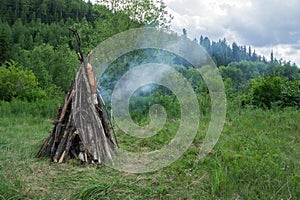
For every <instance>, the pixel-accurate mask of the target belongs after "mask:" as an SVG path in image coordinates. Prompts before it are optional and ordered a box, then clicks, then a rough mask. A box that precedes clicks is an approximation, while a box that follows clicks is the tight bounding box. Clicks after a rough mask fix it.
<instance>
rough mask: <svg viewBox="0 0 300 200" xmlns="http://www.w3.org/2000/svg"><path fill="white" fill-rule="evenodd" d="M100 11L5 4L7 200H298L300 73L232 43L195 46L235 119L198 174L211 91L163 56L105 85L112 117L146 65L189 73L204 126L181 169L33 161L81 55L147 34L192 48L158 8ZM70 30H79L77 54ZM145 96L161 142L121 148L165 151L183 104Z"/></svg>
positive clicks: (103, 2)
mask: <svg viewBox="0 0 300 200" xmlns="http://www.w3.org/2000/svg"><path fill="white" fill-rule="evenodd" d="M97 2H98V3H100V4H94V3H91V2H90V1H83V0H0V119H1V120H0V179H1V180H3V181H0V199H24V198H25V199H26V198H27V199H40V198H41V196H40V195H42V196H43V198H45V199H49V198H50V199H51V198H54V199H61V198H62V197H66V199H102V198H109V199H132V198H133V199H174V198H175V199H177V198H179V199H199V198H204V199H220V198H221V199H222V197H224V198H228V199H233V198H234V199H253V198H254V199H262V198H267V199H272V198H273V199H287V198H288V197H291V196H292V197H294V199H297V198H300V193H299V190H297V187H299V183H300V174H299V166H300V165H299V160H298V159H297V156H298V157H299V152H300V151H299V131H300V129H299V108H300V68H299V66H297V65H296V64H295V63H293V61H287V60H285V59H284V58H276V57H274V53H273V51H272V49H270V55H269V56H268V57H266V56H264V55H259V54H258V53H257V52H256V51H255V49H254V48H253V47H252V46H248V45H247V46H246V45H239V44H237V42H232V43H229V42H228V41H227V40H226V38H220V39H219V40H218V41H212V40H211V39H210V38H209V36H204V35H202V33H199V38H195V39H194V40H193V42H196V43H198V44H200V45H201V46H202V47H203V48H204V49H205V50H206V52H207V53H208V54H209V55H210V57H211V58H212V60H213V61H214V63H215V64H216V66H217V68H218V70H219V72H220V74H221V76H222V79H223V82H224V86H225V90H226V98H227V110H228V114H227V116H226V117H227V119H226V123H225V128H224V134H223V135H224V136H223V137H222V138H221V141H220V142H219V143H218V144H217V146H216V148H215V150H214V151H213V152H212V153H211V155H210V156H208V158H207V159H206V160H204V161H203V163H201V167H199V166H193V163H194V159H195V158H196V157H197V153H198V147H199V146H198V145H197V143H200V142H201V141H202V136H203V134H204V132H203V130H206V129H207V127H208V125H207V124H208V123H207V122H208V121H209V119H210V113H211V108H210V107H211V100H210V95H209V91H208V88H207V86H206V85H205V82H204V81H203V78H202V77H201V76H200V75H199V73H198V72H197V69H195V68H194V67H193V66H192V65H191V64H190V63H189V62H187V61H186V60H185V59H183V58H181V57H178V56H177V55H174V54H172V53H170V52H166V51H163V50H161V49H144V50H137V51H133V52H130V53H128V54H126V55H124V56H122V57H120V58H118V59H117V60H116V61H115V62H113V63H111V65H110V66H109V67H108V68H107V70H106V72H105V73H104V75H103V77H101V79H100V80H99V83H98V84H99V86H100V87H101V95H102V96H103V99H104V101H105V103H106V104H107V109H108V110H109V109H110V108H111V107H110V106H111V105H110V96H111V95H112V92H113V89H114V87H115V85H116V84H117V81H118V80H119V79H120V78H121V77H122V76H123V75H124V74H125V73H126V72H127V71H129V70H130V69H133V68H134V67H135V66H137V65H139V64H145V63H151V62H157V63H159V62H160V63H163V64H167V65H169V66H171V67H173V68H174V69H175V70H176V71H178V72H179V73H180V74H182V76H184V77H185V78H186V79H187V80H188V82H189V83H190V84H191V85H192V87H193V89H194V91H195V93H196V97H197V98H198V100H199V106H200V109H201V116H202V117H203V120H202V122H201V123H200V124H199V130H198V135H197V136H196V139H195V142H194V143H193V144H192V146H191V148H189V149H188V150H187V153H185V154H184V155H183V157H182V158H180V160H178V161H176V162H175V163H174V164H173V165H171V167H169V168H165V169H162V170H161V171H158V172H153V173H149V174H143V175H141V174H138V175H128V174H126V173H121V172H120V173H118V172H116V171H114V170H112V169H107V168H101V167H100V169H99V167H98V166H96V167H87V168H86V169H82V168H78V163H76V161H74V162H73V161H72V162H71V163H67V164H63V165H57V166H53V165H49V162H48V160H47V158H44V160H36V159H34V158H33V157H34V154H35V153H36V151H37V150H38V148H39V147H40V145H41V143H42V141H43V139H44V138H43V137H45V136H46V135H47V133H46V132H47V131H49V129H51V127H52V125H51V123H49V121H51V122H52V121H53V120H54V118H55V116H56V114H57V106H58V105H59V104H62V103H63V99H64V97H65V95H66V93H67V92H68V91H69V88H70V85H71V83H72V80H73V79H74V77H75V75H76V72H77V71H78V69H79V66H80V63H79V61H78V57H77V52H78V51H79V50H82V52H83V54H84V56H86V55H87V54H88V52H89V51H91V50H93V49H94V48H95V47H97V45H98V44H100V43H101V42H103V41H105V40H106V39H108V38H110V37H111V36H113V35H115V34H117V33H121V32H123V31H126V30H130V29H134V28H141V27H156V28H159V29H162V30H165V31H166V32H168V33H172V34H177V35H178V37H182V38H188V37H189V36H188V30H186V29H185V28H184V27H183V31H182V34H178V33H173V32H172V30H171V29H170V22H171V20H172V18H173V16H172V15H170V14H169V13H168V12H167V9H166V5H165V4H164V2H163V1H161V0H145V1H135V0H129V1H125V0H124V1H123V0H121V1H114V0H100V1H97ZM124 2H126V3H124ZM69 28H72V29H76V30H77V31H78V33H79V35H80V38H81V48H80V49H79V47H78V43H77V41H76V39H75V37H74V35H73V33H72V32H71V31H70V30H69ZM116 42H118V41H116ZM145 88H146V87H145ZM145 88H143V87H142V88H140V89H138V90H137V91H136V92H135V95H133V97H132V99H131V100H130V111H131V113H130V114H131V117H132V119H133V120H134V121H135V122H136V123H138V124H140V125H145V124H147V123H149V120H150V118H149V116H148V115H149V109H150V107H151V106H152V105H155V104H160V105H162V106H163V107H164V108H165V109H166V113H167V116H168V120H167V124H166V125H165V127H164V129H163V130H161V132H160V133H159V135H158V136H155V137H154V138H150V139H146V140H138V141H137V142H136V141H133V140H132V138H131V137H129V136H126V135H124V134H123V133H122V131H120V130H119V129H118V128H116V131H117V135H118V137H119V138H120V139H119V141H120V143H121V147H124V146H126V145H129V147H127V146H126V148H128V149H130V150H140V151H144V150H156V149H158V148H160V147H161V146H162V145H164V144H166V142H167V141H170V140H171V137H172V136H173V135H172V134H171V133H170V132H172V131H174V130H177V129H178V126H179V119H180V104H179V101H178V100H177V99H176V96H175V95H174V94H173V93H172V91H170V90H169V89H168V88H165V87H163V86H158V85H154V86H151V90H147V91H146V92H145ZM200 129H201V130H200ZM202 129H203V130H202ZM169 133H170V134H169ZM280 133H281V134H280ZM11 152H12V153H11ZM22 152H24V154H22ZM12 159H13V161H12ZM267 169H270V171H268V170H267ZM47 170H48V172H43V171H47ZM94 174H95V175H94ZM112 178H114V180H112ZM48 180H51V181H48ZM199 180H201V181H202V182H203V185H202V182H201V184H200V183H199ZM77 183H80V184H77ZM62 187H66V189H62ZM186 191H190V193H187V192H186ZM240 197H241V198H240Z"/></svg>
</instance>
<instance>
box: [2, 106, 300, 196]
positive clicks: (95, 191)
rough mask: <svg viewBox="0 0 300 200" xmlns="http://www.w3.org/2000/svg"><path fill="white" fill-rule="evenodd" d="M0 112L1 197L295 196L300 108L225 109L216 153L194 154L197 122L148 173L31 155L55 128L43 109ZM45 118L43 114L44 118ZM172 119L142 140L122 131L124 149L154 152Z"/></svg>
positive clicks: (299, 188)
mask: <svg viewBox="0 0 300 200" xmlns="http://www.w3.org/2000/svg"><path fill="white" fill-rule="evenodd" d="M4 106H7V105H1V106H0V107H2V108H1V109H0V110H1V112H2V113H0V199H5V200H6V199H300V159H299V158H300V112H299V110H296V109H294V108H288V109H285V110H271V111H263V110H259V109H242V110H237V109H229V111H228V115H227V119H226V124H225V127H224V130H223V133H222V135H221V137H220V139H219V141H218V143H217V145H216V146H215V148H214V150H213V151H212V152H211V153H210V154H209V155H208V156H207V157H206V158H205V159H204V160H201V161H200V162H196V161H197V154H198V152H199V148H200V146H201V139H202V137H203V135H204V134H205V130H206V128H207V122H208V121H209V119H204V120H202V121H201V124H200V127H199V131H198V135H197V136H196V138H195V140H194V142H193V144H192V145H191V147H190V148H189V149H188V151H187V152H186V153H185V154H184V155H183V156H182V157H181V158H180V159H179V160H177V161H176V162H174V163H173V164H172V165H170V166H168V167H165V168H163V169H161V170H159V171H156V172H151V173H145V174H128V173H124V172H119V171H116V170H114V169H111V168H108V167H105V166H87V167H82V166H80V165H78V162H76V161H72V162H69V163H64V164H54V163H50V162H49V161H48V159H47V158H42V159H36V158H35V157H34V156H35V154H36V153H37V151H38V150H39V148H40V146H41V144H42V143H43V140H44V139H45V137H46V136H47V135H48V133H49V131H50V130H51V128H52V125H51V122H52V120H51V119H49V117H48V116H47V117H45V115H44V114H43V113H41V114H39V115H33V114H30V113H26V112H25V113H18V112H15V113H12V114H10V113H11V112H12V111H11V110H10V111H7V112H4V110H5V109H6V108H5V107H4ZM43 116H44V117H43ZM176 127H178V122H177V121H170V122H168V124H167V125H166V127H165V128H164V130H162V133H164V134H160V135H161V136H160V137H153V138H152V139H147V140H145V141H136V142H135V141H134V140H133V139H132V138H128V137H127V136H124V135H123V134H122V133H118V135H119V143H120V145H121V147H122V148H126V149H129V150H130V149H139V150H151V149H156V148H160V147H161V146H162V144H163V143H165V142H166V141H168V140H170V136H172V134H173V133H172V132H173V131H176Z"/></svg>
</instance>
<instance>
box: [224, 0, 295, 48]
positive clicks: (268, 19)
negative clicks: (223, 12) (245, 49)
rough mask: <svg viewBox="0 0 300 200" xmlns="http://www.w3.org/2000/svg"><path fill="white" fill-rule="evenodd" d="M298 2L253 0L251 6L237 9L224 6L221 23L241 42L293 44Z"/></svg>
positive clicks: (257, 44)
mask: <svg viewBox="0 0 300 200" xmlns="http://www.w3.org/2000/svg"><path fill="white" fill-rule="evenodd" d="M299 7H300V1H293V0H292V1H289V2H288V3H287V2H284V1H278V0H272V1H270V0H265V1H261V0H252V7H249V8H246V9H243V10H240V9H237V8H235V7H230V6H227V7H226V9H227V12H228V13H229V15H228V16H227V17H226V18H224V20H223V22H221V23H223V24H224V25H225V26H227V27H229V29H231V30H232V31H234V32H235V33H236V34H237V35H239V36H240V37H241V38H243V40H244V42H246V43H251V44H253V45H255V46H266V45H276V44H295V43H297V42H298V40H299V38H300V34H299V27H300V20H299V18H300V12H299V10H298V9H299Z"/></svg>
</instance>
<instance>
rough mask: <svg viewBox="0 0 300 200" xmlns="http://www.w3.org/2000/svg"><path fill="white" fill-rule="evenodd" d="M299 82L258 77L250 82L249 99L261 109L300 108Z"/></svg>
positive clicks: (272, 77)
mask: <svg viewBox="0 0 300 200" xmlns="http://www.w3.org/2000/svg"><path fill="white" fill-rule="evenodd" d="M299 95H300V82H299V81H294V82H292V81H289V80H288V79H287V78H282V77H279V76H267V77H259V78H258V79H254V80H252V87H251V93H250V98H251V100H252V103H253V104H254V105H256V106H259V107H263V108H268V109H270V108H272V107H273V106H281V107H286V106H300V96H299Z"/></svg>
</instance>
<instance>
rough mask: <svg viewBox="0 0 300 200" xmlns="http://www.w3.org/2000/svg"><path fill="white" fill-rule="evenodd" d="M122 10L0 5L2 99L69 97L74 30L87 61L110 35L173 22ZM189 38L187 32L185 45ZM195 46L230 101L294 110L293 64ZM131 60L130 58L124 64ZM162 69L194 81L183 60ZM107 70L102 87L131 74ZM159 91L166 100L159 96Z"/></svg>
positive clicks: (145, 7)
mask: <svg viewBox="0 0 300 200" xmlns="http://www.w3.org/2000/svg"><path fill="white" fill-rule="evenodd" d="M124 2H125V3H126V4H125V3H124ZM124 2H123V1H114V0H102V1H99V3H100V4H92V3H91V2H85V1H83V0H26V1H20V0H12V1H11V0H10V1H8V0H1V1H0V11H1V12H0V71H1V73H0V90H1V93H0V99H1V100H6V101H11V100H12V99H14V98H22V99H25V100H36V99H39V98H44V97H47V96H49V91H52V92H51V93H52V94H56V93H59V92H67V91H68V89H69V86H70V84H71V80H72V79H73V78H74V76H75V73H76V71H77V67H78V60H77V57H76V53H75V52H76V51H78V49H77V44H76V41H75V39H74V37H73V34H72V32H70V31H69V29H68V28H69V27H72V28H74V29H77V30H78V32H79V34H80V36H81V41H82V50H83V53H84V54H86V53H87V52H88V51H89V50H92V49H93V48H94V47H96V46H97V45H98V44H99V43H101V42H102V41H104V40H105V39H107V38H109V37H111V36H112V35H114V34H116V33H119V32H122V31H126V30H128V29H132V28H138V27H142V26H145V25H147V26H155V27H160V28H164V29H168V28H169V27H170V20H171V19H172V16H171V15H169V14H168V12H167V11H166V6H165V5H164V3H163V1H155V0H146V1H135V0H128V1H124ZM186 34H187V31H186V30H185V31H184V34H183V37H186ZM116 42H117V41H116ZM195 42H198V43H199V44H200V45H202V46H203V47H204V48H205V49H206V51H207V52H208V53H209V54H210V56H211V57H212V58H213V60H214V61H215V63H216V65H217V66H218V68H219V70H220V72H221V74H222V77H223V79H224V83H225V86H226V92H227V96H228V97H229V98H233V97H238V98H240V99H242V100H241V101H242V102H243V104H253V105H257V106H261V107H268V108H270V107H271V104H272V105H273V104H274V102H277V104H278V105H283V104H284V105H299V102H300V100H299V98H297V97H296V96H297V95H298V96H300V95H299V90H300V89H299V88H300V87H299V80H300V76H299V74H300V71H299V68H298V67H297V66H296V65H295V64H291V62H287V61H283V60H281V59H280V60H277V59H276V58H274V56H273V53H271V55H270V59H267V58H265V57H264V56H261V55H258V54H257V53H256V52H255V50H253V49H252V48H251V47H250V46H249V47H246V46H239V45H238V44H237V43H236V42H233V43H232V44H231V45H230V44H228V42H227V41H226V39H225V38H224V39H220V40H218V41H211V40H210V39H209V38H208V37H204V36H200V38H199V40H196V39H195ZM149 52H151V50H150V51H149V50H148V51H147V50H146V51H138V52H132V53H131V54H134V55H133V57H132V58H133V59H137V60H140V61H134V62H137V63H138V62H145V60H147V59H148V60H150V61H153V58H155V56H153V55H152V56H150V57H149ZM154 52H155V51H154ZM128 59H130V55H129V56H128V58H126V59H125V60H127V61H128ZM160 61H161V57H160ZM164 62H168V63H170V64H171V65H174V66H175V67H177V68H178V69H179V71H180V70H181V72H182V73H186V74H189V76H191V77H195V76H194V75H193V71H192V70H191V69H190V68H189V64H188V63H187V62H185V61H184V60H183V59H180V58H178V57H174V55H170V54H168V55H164ZM112 66H114V67H113V68H111V69H110V71H109V75H110V76H109V77H112V80H109V79H107V80H105V82H106V83H109V84H110V85H111V83H113V82H114V81H115V79H116V77H118V76H119V75H120V74H122V73H123V72H122V70H128V63H126V62H125V61H124V60H123V61H122V60H119V61H116V63H113V64H112ZM129 67H130V66H129ZM182 67H184V68H182ZM190 79H191V80H192V78H190ZM192 81H193V82H196V83H197V81H195V80H192ZM271 83H272V84H271ZM276 84H277V85H276ZM268 87H273V89H274V88H275V89H274V91H276V92H274V94H273V95H271V96H270V97H269V96H266V95H269V94H268V92H266V91H273V90H271V89H270V88H268ZM276 88H277V89H276ZM280 88H281V89H280ZM282 88H285V89H282ZM159 90H160V92H161V93H163V92H165V91H164V90H163V89H161V88H160V89H159ZM54 91H55V92H54ZM246 94H249V95H246ZM250 94H251V95H252V96H251V95H250ZM264 94H265V96H264ZM275 94H276V95H275ZM274 96H276V98H275V97H274ZM273 97H274V98H273ZM278 102H286V103H281V104H280V103H278Z"/></svg>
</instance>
